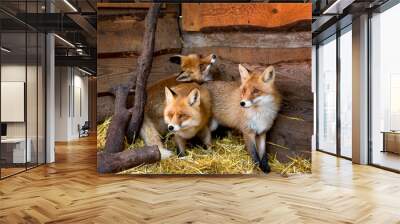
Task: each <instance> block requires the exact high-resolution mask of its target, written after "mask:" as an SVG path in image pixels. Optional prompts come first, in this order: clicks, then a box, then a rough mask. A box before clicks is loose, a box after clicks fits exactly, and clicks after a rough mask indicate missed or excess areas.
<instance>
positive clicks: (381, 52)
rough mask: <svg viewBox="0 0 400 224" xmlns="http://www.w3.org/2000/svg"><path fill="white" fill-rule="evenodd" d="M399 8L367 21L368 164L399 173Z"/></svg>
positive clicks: (397, 6) (399, 5)
mask: <svg viewBox="0 0 400 224" xmlns="http://www.w3.org/2000/svg"><path fill="white" fill-rule="evenodd" d="M399 21H400V4H398V5H395V6H393V7H392V8H390V9H388V10H386V11H384V12H382V13H378V14H374V15H373V17H372V18H371V83H370V86H371V94H370V95H371V98H370V104H371V106H370V108H371V110H370V121H371V126H370V128H371V129H370V138H371V141H372V148H371V152H370V154H371V155H370V157H371V159H370V160H371V162H372V164H374V165H378V166H383V167H386V168H390V169H394V170H400V100H399V96H400V63H399V59H398V58H399V57H398V54H399V52H400V42H399V40H400V32H399V31H398V29H397V28H396V27H398V22H399Z"/></svg>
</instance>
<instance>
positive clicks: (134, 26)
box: [97, 14, 181, 56]
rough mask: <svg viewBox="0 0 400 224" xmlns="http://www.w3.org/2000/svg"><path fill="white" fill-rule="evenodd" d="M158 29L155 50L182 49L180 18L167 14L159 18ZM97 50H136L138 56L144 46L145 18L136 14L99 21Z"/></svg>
mask: <svg viewBox="0 0 400 224" xmlns="http://www.w3.org/2000/svg"><path fill="white" fill-rule="evenodd" d="M158 24H159V25H158V26H157V29H156V37H157V38H156V41H155V52H158V51H162V50H164V49H180V48H181V41H180V36H179V27H178V20H177V18H176V16H175V15H169V14H168V15H166V16H164V17H162V18H159V19H158ZM97 27H98V31H97V36H98V44H97V52H98V53H99V54H103V53H118V52H135V53H136V54H137V56H138V55H139V54H140V52H141V51H142V48H143V41H144V39H143V33H144V30H145V20H144V18H143V19H142V18H139V17H137V16H134V15H129V16H128V15H127V16H121V17H117V18H112V19H102V20H99V22H98V25H97Z"/></svg>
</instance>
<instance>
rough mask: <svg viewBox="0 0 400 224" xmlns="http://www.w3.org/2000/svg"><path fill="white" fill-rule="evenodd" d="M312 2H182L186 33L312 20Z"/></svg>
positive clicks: (286, 24)
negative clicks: (208, 29)
mask: <svg viewBox="0 0 400 224" xmlns="http://www.w3.org/2000/svg"><path fill="white" fill-rule="evenodd" d="M311 8H312V4H311V3H251V4H249V3H237V4H231V3H183V4H182V15H183V30H184V31H201V30H205V29H207V28H220V27H229V26H236V27H237V26H246V27H248V26H253V27H260V28H265V29H274V28H279V27H287V26H290V25H292V24H296V23H298V22H301V21H307V20H309V21H310V24H311Z"/></svg>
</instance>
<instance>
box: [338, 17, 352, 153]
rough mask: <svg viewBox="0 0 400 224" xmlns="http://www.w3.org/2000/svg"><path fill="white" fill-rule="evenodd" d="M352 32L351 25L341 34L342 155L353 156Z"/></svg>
mask: <svg viewBox="0 0 400 224" xmlns="http://www.w3.org/2000/svg"><path fill="white" fill-rule="evenodd" d="M351 65H352V32H351V25H350V26H348V27H347V28H345V29H344V30H342V32H341V35H340V88H339V89H340V100H339V101H340V155H341V156H344V157H347V158H351V157H352V146H351V145H352V144H351V142H352V138H351V137H352V125H351V124H352V96H353V94H352V74H353V71H352V66H351Z"/></svg>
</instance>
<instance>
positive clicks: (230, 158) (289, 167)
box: [97, 118, 311, 176]
mask: <svg viewBox="0 0 400 224" xmlns="http://www.w3.org/2000/svg"><path fill="white" fill-rule="evenodd" d="M110 122H111V119H110V118H109V119H107V120H106V121H105V122H104V123H102V124H100V125H98V126H97V149H98V150H102V149H103V148H104V145H105V139H106V133H107V128H108V126H109V124H110ZM164 142H165V145H166V147H167V148H168V149H173V150H176V146H175V143H174V141H173V140H172V135H167V136H165V137H164ZM143 145H144V143H143V141H142V140H141V139H137V140H136V141H135V142H134V143H133V144H132V145H128V144H127V143H125V150H135V149H136V148H138V147H141V146H143ZM289 160H290V161H289V162H287V163H282V162H280V161H279V160H278V159H277V158H276V156H275V155H269V164H270V166H271V169H272V171H273V172H277V173H279V174H281V175H282V176H289V175H293V174H299V173H310V172H311V162H310V161H309V160H307V159H304V158H301V157H296V158H289ZM262 173H263V172H262V171H261V170H260V169H259V168H258V166H256V165H254V163H253V162H252V160H251V158H250V156H249V155H248V153H247V151H246V149H245V146H244V143H243V139H242V138H241V137H240V135H234V134H232V133H228V135H227V136H225V137H223V138H220V139H215V140H214V141H213V146H212V148H211V149H208V150H207V149H205V148H203V147H202V146H198V145H192V146H188V148H187V149H186V156H185V157H183V158H179V157H177V156H176V155H174V156H172V157H170V158H168V159H166V160H162V161H160V162H158V163H154V164H148V165H141V166H138V167H134V168H131V169H128V170H125V171H122V172H120V173H119V174H262Z"/></svg>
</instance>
